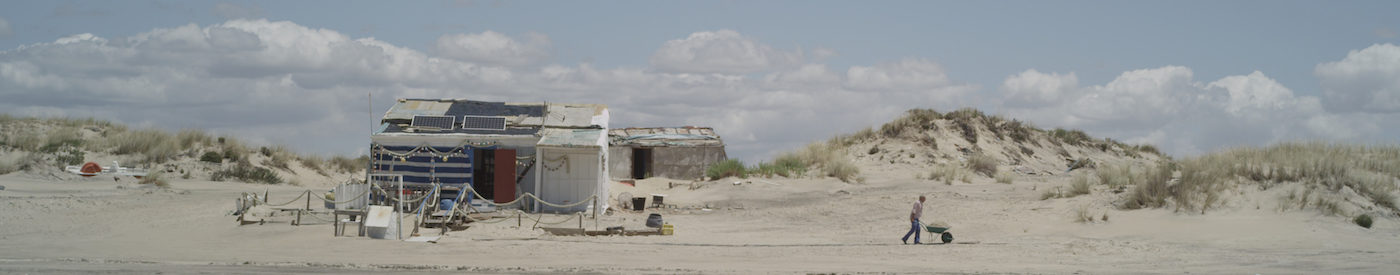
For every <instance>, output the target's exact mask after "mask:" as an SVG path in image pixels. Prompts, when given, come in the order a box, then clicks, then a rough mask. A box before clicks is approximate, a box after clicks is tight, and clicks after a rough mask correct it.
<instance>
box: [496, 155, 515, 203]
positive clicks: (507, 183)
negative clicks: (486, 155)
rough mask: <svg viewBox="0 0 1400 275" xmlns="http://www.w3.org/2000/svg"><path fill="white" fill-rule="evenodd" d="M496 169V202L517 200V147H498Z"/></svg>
mask: <svg viewBox="0 0 1400 275" xmlns="http://www.w3.org/2000/svg"><path fill="white" fill-rule="evenodd" d="M495 158H496V164H495V165H496V171H492V172H493V174H495V175H494V177H495V178H494V179H492V183H494V184H495V188H496V193H495V195H496V197H495V199H496V203H507V202H510V201H513V200H515V149H496V155H495Z"/></svg>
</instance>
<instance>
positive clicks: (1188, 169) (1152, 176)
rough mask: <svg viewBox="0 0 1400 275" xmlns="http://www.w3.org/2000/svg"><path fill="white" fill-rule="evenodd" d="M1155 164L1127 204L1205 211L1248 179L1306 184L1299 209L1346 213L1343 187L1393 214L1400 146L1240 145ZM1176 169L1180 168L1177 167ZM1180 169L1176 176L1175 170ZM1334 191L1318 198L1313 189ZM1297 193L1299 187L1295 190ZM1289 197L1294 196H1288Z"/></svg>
mask: <svg viewBox="0 0 1400 275" xmlns="http://www.w3.org/2000/svg"><path fill="white" fill-rule="evenodd" d="M1176 165H1177V167H1170V165H1159V167H1158V168H1155V169H1149V171H1147V173H1146V175H1145V176H1144V180H1143V181H1141V182H1139V183H1137V185H1136V187H1135V188H1134V190H1133V191H1132V192H1130V193H1129V195H1128V197H1127V202H1126V203H1125V204H1124V207H1125V208H1152V207H1165V206H1169V205H1170V206H1174V207H1175V209H1176V210H1177V211H1192V212H1201V213H1204V212H1205V211H1206V210H1208V209H1211V208H1214V207H1218V206H1220V205H1223V204H1224V203H1225V201H1224V197H1225V195H1227V194H1226V190H1231V189H1232V188H1234V187H1235V186H1236V185H1240V184H1247V185H1253V186H1257V187H1258V188H1259V189H1261V190H1267V189H1269V188H1271V187H1274V186H1277V185H1280V184H1282V183H1290V182H1297V183H1302V184H1303V186H1304V187H1306V188H1305V191H1304V193H1303V195H1301V196H1296V195H1295V196H1294V197H1293V198H1289V199H1291V201H1296V202H1298V204H1299V205H1300V207H1299V208H1303V207H1306V206H1307V205H1308V204H1311V205H1312V206H1313V208H1315V209H1318V210H1319V211H1321V212H1323V213H1324V214H1337V215H1341V214H1343V213H1340V212H1341V210H1340V207H1339V206H1336V205H1335V204H1337V201H1336V198H1335V197H1333V196H1334V194H1343V193H1347V192H1344V191H1343V189H1349V190H1351V191H1350V192H1354V193H1355V194H1357V195H1359V196H1361V197H1362V198H1364V199H1365V200H1366V201H1367V202H1369V203H1370V204H1373V205H1375V206H1378V207H1380V208H1382V209H1384V210H1387V211H1390V212H1392V213H1395V212H1400V211H1397V210H1400V209H1396V202H1395V195H1394V193H1395V192H1396V191H1397V188H1400V187H1397V185H1396V182H1397V178H1400V147H1394V146H1362V145H1339V144H1326V143H1316V142H1314V143H1284V144H1278V145H1274V146H1269V147H1263V148H1239V149H1231V150H1226V151H1222V152H1218V153H1214V154H1209V155H1205V156H1200V157H1195V158H1190V159H1186V160H1182V161H1179V162H1177V164H1176ZM1172 168H1175V169H1172ZM1173 170H1175V171H1176V172H1178V173H1180V174H1181V176H1180V177H1179V178H1178V179H1175V180H1173V179H1172V177H1171V173H1172V171H1173ZM1314 190H1316V192H1319V193H1322V192H1325V193H1326V194H1329V195H1327V196H1323V197H1315V195H1313V194H1311V192H1314ZM1295 193H1296V192H1295ZM1285 201H1289V200H1285Z"/></svg>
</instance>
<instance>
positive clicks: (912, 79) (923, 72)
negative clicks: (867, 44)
mask: <svg viewBox="0 0 1400 275" xmlns="http://www.w3.org/2000/svg"><path fill="white" fill-rule="evenodd" d="M948 84H949V82H948V75H947V74H946V73H944V71H943V66H941V65H938V63H934V62H931V61H928V60H924V59H915V58H906V59H903V60H900V61H898V62H894V63H885V64H879V65H875V66H851V68H850V69H847V70H846V87H850V88H851V89H856V90H877V91H891V90H902V89H910V88H914V89H918V88H921V87H942V86H946V85H948Z"/></svg>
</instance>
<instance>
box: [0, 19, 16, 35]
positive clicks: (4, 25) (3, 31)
mask: <svg viewBox="0 0 1400 275" xmlns="http://www.w3.org/2000/svg"><path fill="white" fill-rule="evenodd" d="M13 35H15V29H14V28H11V27H10V20H5V18H4V17H0V39H5V38H10V36H13Z"/></svg>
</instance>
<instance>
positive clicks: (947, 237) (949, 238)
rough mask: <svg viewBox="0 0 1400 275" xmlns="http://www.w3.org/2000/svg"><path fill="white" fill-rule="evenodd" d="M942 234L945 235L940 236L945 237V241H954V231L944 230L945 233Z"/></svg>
mask: <svg viewBox="0 0 1400 275" xmlns="http://www.w3.org/2000/svg"><path fill="white" fill-rule="evenodd" d="M941 235H943V236H940V238H942V239H943V243H951V242H953V232H943V234H941Z"/></svg>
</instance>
